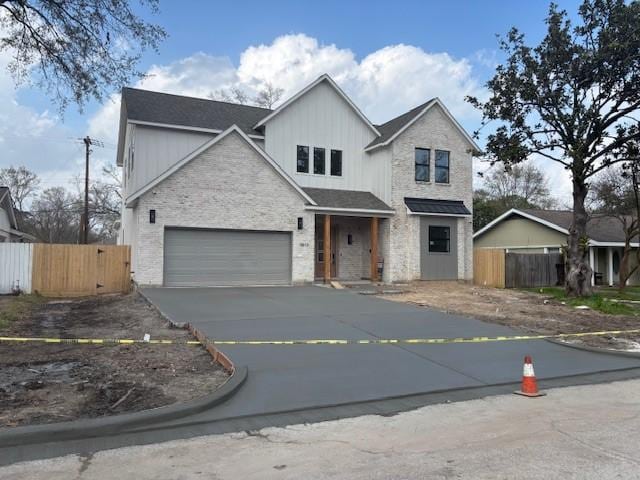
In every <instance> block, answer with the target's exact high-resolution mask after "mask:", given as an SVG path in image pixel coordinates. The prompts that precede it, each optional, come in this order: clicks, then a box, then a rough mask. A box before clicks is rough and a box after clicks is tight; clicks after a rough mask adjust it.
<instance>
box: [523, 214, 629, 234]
mask: <svg viewBox="0 0 640 480" xmlns="http://www.w3.org/2000/svg"><path fill="white" fill-rule="evenodd" d="M522 211H523V212H525V213H528V214H529V215H533V216H534V217H538V218H541V219H542V220H545V221H547V222H549V223H553V224H554V225H557V226H559V227H561V228H564V229H565V230H569V228H570V227H571V219H572V212H571V211H570V210H535V209H523V210H522ZM587 236H588V237H589V238H590V239H591V240H595V241H596V242H624V231H623V230H622V223H621V222H620V220H619V219H618V218H617V217H615V216H612V215H600V214H592V215H591V216H590V217H589V220H588V221H587ZM634 241H637V239H636V240H634Z"/></svg>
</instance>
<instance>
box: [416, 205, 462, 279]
mask: <svg viewBox="0 0 640 480" xmlns="http://www.w3.org/2000/svg"><path fill="white" fill-rule="evenodd" d="M456 226H457V220H456V219H455V218H447V217H422V218H421V219H420V271H421V278H422V279H423V280H456V279H457V278H458V233H457V228H456Z"/></svg>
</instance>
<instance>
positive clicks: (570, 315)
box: [382, 282, 640, 351]
mask: <svg viewBox="0 0 640 480" xmlns="http://www.w3.org/2000/svg"><path fill="white" fill-rule="evenodd" d="M404 290H405V291H406V293H402V294H395V295H382V297H383V298H387V299H388V300H393V301H397V302H406V303H412V304H416V305H420V306H424V307H430V308H435V309H437V310H441V311H445V312H451V313H457V314H460V315H464V316H468V317H473V318H477V319H479V320H483V321H486V322H490V323H497V324H500V325H507V326H510V327H515V328H517V329H519V330H523V331H526V332H532V333H536V334H557V333H577V332H590V331H602V330H630V329H640V317H634V316H624V315H606V314H603V313H600V312H597V311H594V310H579V309H576V308H573V307H570V306H568V305H563V304H562V303H561V302H560V301H558V300H556V299H554V298H553V297H551V296H546V295H541V294H538V293H529V292H523V291H520V290H512V289H497V288H485V287H478V286H474V285H470V284H467V283H459V282H413V283H410V284H409V285H408V286H407V287H405V288H404ZM566 341H569V342H572V343H583V344H585V345H590V346H596V347H601V348H611V349H619V350H631V351H640V335H639V334H627V335H622V336H615V337H613V336H599V337H581V338H579V339H570V340H569V339H567V340H566Z"/></svg>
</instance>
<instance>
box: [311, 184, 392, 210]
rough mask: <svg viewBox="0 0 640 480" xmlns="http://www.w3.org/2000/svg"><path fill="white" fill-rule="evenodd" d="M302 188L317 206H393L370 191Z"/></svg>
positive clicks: (361, 208) (377, 207)
mask: <svg viewBox="0 0 640 480" xmlns="http://www.w3.org/2000/svg"><path fill="white" fill-rule="evenodd" d="M303 190H304V191H305V193H306V194H307V195H309V196H310V197H311V198H312V199H313V201H314V202H316V203H317V204H318V206H319V207H325V208H345V209H358V210H388V211H393V208H391V207H390V206H389V205H387V204H386V203H384V202H383V201H382V200H380V199H379V198H378V197H376V196H375V195H374V194H373V193H371V192H360V191H355V190H334V189H331V188H309V187H306V188H303Z"/></svg>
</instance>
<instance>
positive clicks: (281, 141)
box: [265, 82, 379, 191]
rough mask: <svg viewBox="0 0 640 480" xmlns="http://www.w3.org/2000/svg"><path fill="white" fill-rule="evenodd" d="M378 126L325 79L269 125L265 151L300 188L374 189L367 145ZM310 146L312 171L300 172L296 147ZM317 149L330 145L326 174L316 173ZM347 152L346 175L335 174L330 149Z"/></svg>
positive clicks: (269, 122)
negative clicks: (314, 171)
mask: <svg viewBox="0 0 640 480" xmlns="http://www.w3.org/2000/svg"><path fill="white" fill-rule="evenodd" d="M375 136H376V135H375V133H374V132H373V130H372V129H371V128H370V127H369V126H367V124H366V123H365V122H364V121H363V120H362V119H361V118H360V117H359V116H358V114H357V113H356V112H355V111H354V110H353V109H352V108H351V106H350V105H349V104H348V103H347V102H346V101H345V100H344V99H343V98H342V97H341V96H340V95H339V94H338V93H337V92H336V91H335V90H334V89H333V88H332V87H331V86H329V84H327V83H326V82H321V83H319V84H318V85H316V86H315V87H314V88H312V89H311V90H309V91H308V92H307V93H306V94H305V95H303V96H301V97H300V98H298V99H297V100H296V101H295V102H293V103H291V104H290V105H289V106H287V107H286V108H285V109H284V110H282V111H281V112H280V113H279V114H278V115H276V116H274V117H273V118H272V119H271V120H269V121H268V122H267V123H266V125H265V150H266V152H267V153H268V154H269V155H270V156H271V157H272V158H273V159H274V160H275V161H276V162H278V163H279V164H280V165H281V166H282V168H283V169H284V170H285V171H286V172H287V173H288V174H289V175H290V176H291V177H292V178H293V179H294V180H295V181H296V182H297V183H298V184H299V185H301V186H303V187H317V188H335V189H342V190H361V191H371V188H372V186H371V178H375V176H376V175H377V173H375V172H372V171H371V169H372V168H373V169H375V168H377V167H376V166H377V165H378V163H379V162H378V163H372V162H370V161H369V160H370V156H369V155H368V154H367V153H365V151H364V148H365V147H366V146H367V145H368V144H369V143H370V142H371V141H372V140H373V139H374V138H375ZM297 145H305V146H308V147H309V172H310V173H307V174H305V173H298V172H297V171H296V146H297ZM313 147H319V148H324V149H325V162H326V163H325V165H326V167H325V175H314V174H313V173H312V172H313ZM332 149H333V150H342V176H341V177H333V176H331V175H330V164H331V150H332Z"/></svg>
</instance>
